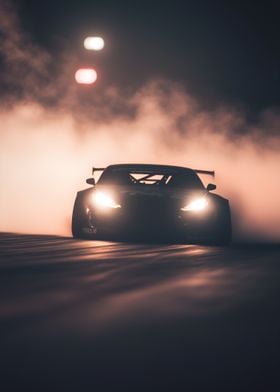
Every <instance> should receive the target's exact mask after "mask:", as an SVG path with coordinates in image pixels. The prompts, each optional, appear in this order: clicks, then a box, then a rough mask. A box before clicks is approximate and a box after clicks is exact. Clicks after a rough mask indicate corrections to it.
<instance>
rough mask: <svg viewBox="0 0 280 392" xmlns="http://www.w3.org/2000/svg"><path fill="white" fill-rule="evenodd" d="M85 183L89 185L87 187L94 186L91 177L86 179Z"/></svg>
mask: <svg viewBox="0 0 280 392" xmlns="http://www.w3.org/2000/svg"><path fill="white" fill-rule="evenodd" d="M86 183H87V184H89V185H93V186H94V185H95V179H94V178H93V177H91V178H87V179H86Z"/></svg>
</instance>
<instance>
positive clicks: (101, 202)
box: [93, 191, 121, 209]
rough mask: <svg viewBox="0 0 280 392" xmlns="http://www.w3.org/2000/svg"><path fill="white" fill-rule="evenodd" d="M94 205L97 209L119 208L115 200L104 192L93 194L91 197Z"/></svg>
mask: <svg viewBox="0 0 280 392" xmlns="http://www.w3.org/2000/svg"><path fill="white" fill-rule="evenodd" d="M93 202H94V205H95V206H96V207H98V208H102V209H107V208H121V206H120V204H117V203H116V202H115V200H114V199H113V198H112V197H111V196H110V195H109V194H107V193H105V192H99V191H98V192H95V193H94V195H93Z"/></svg>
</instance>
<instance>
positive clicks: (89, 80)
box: [75, 68, 97, 84]
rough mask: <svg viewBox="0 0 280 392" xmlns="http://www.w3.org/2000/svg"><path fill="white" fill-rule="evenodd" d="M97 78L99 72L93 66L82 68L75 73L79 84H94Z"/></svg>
mask: <svg viewBox="0 0 280 392" xmlns="http://www.w3.org/2000/svg"><path fill="white" fill-rule="evenodd" d="M96 79H97V73H96V71H95V70H94V69H93V68H80V69H78V70H77V71H76V73H75V80H76V82H77V83H79V84H93V83H94V82H95V81H96Z"/></svg>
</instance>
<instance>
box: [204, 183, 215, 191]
mask: <svg viewBox="0 0 280 392" xmlns="http://www.w3.org/2000/svg"><path fill="white" fill-rule="evenodd" d="M216 188H217V187H216V185H215V184H208V185H207V188H206V189H207V191H208V192H210V191H213V190H214V189H216Z"/></svg>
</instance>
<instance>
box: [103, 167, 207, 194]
mask: <svg viewBox="0 0 280 392" xmlns="http://www.w3.org/2000/svg"><path fill="white" fill-rule="evenodd" d="M98 184H101V185H107V184H108V185H109V184H110V185H123V186H124V185H125V186H129V185H130V186H131V185H142V186H163V187H168V188H191V189H201V188H203V185H202V182H201V180H200V178H199V177H198V175H197V174H196V173H195V172H194V171H192V170H186V171H184V172H176V171H174V172H172V171H170V170H169V171H168V172H164V171H162V172H161V171H157V172H155V171H150V172H149V171H146V170H145V171H143V172H142V171H141V170H137V171H136V170H128V169H125V168H121V169H119V168H117V169H115V168H114V169H112V168H110V169H106V170H105V171H104V172H103V174H102V175H101V177H100V179H99V181H98Z"/></svg>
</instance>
